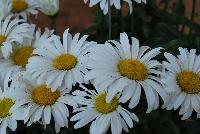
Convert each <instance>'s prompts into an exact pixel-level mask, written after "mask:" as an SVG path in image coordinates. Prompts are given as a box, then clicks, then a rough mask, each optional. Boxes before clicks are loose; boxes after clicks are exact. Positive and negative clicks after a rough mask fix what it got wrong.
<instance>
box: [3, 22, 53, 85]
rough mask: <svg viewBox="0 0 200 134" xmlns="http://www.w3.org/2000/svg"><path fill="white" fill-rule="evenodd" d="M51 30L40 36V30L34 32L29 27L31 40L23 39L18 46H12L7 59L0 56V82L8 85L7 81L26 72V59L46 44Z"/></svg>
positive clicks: (33, 29) (46, 30)
mask: <svg viewBox="0 0 200 134" xmlns="http://www.w3.org/2000/svg"><path fill="white" fill-rule="evenodd" d="M52 33H53V30H48V29H45V32H44V33H43V34H42V33H41V31H40V29H39V30H37V31H35V26H34V25H32V26H31V30H30V32H29V34H30V36H31V37H32V38H24V39H23V42H22V43H20V44H17V43H13V44H12V48H13V49H12V52H11V54H10V56H9V57H7V58H3V57H2V56H0V70H2V71H1V72H0V78H1V79H0V82H4V83H6V84H8V81H12V79H13V78H14V77H15V76H16V75H17V74H18V73H19V72H21V71H25V70H26V64H28V59H29V58H30V57H31V56H33V55H32V52H33V50H34V49H36V48H39V47H42V46H43V45H45V44H46V42H47V40H48V38H49V37H50V35H52Z"/></svg>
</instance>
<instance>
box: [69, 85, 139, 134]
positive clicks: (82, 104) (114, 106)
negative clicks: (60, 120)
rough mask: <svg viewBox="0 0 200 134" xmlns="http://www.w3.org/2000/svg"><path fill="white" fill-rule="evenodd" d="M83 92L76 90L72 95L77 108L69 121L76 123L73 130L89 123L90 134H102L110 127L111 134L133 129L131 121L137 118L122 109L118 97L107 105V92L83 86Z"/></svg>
mask: <svg viewBox="0 0 200 134" xmlns="http://www.w3.org/2000/svg"><path fill="white" fill-rule="evenodd" d="M80 87H82V89H83V91H81V90H76V91H74V92H73V93H72V94H73V95H74V100H75V101H76V102H77V104H78V107H77V108H75V109H74V111H73V112H74V113H75V115H74V116H73V117H72V118H71V119H70V120H71V121H77V122H76V124H75V126H74V128H75V129H77V128H81V127H83V126H85V125H87V124H89V123H90V122H92V124H91V126H90V134H104V133H106V132H107V131H108V128H109V127H110V126H111V132H112V134H120V133H122V130H124V131H126V132H128V131H129V130H128V128H133V121H136V122H138V121H139V119H138V117H137V116H136V115H135V114H134V113H131V112H129V111H128V110H126V109H125V108H123V107H122V105H121V101H120V98H119V96H118V95H116V96H114V97H113V99H112V100H111V101H110V102H109V103H107V102H106V95H107V92H106V91H104V92H98V90H97V91H96V90H89V89H87V88H86V87H84V86H82V85H81V86H80Z"/></svg>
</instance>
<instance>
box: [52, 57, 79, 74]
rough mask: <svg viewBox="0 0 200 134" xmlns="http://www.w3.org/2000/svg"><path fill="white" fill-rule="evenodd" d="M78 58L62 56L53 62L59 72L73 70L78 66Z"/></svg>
mask: <svg viewBox="0 0 200 134" xmlns="http://www.w3.org/2000/svg"><path fill="white" fill-rule="evenodd" d="M77 62H78V61H77V58H76V57H75V56H73V55H71V54H62V55H60V56H58V57H56V58H55V59H54V60H53V66H54V67H55V68H56V69H58V70H71V69H73V68H74V67H75V66H76V64H77Z"/></svg>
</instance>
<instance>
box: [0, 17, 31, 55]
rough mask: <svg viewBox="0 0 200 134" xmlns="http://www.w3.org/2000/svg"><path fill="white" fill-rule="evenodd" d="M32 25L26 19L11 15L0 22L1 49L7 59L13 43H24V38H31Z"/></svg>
mask: <svg viewBox="0 0 200 134" xmlns="http://www.w3.org/2000/svg"><path fill="white" fill-rule="evenodd" d="M29 32H30V25H29V24H28V23H26V22H25V20H24V19H17V18H13V16H12V15H9V16H7V17H6V18H5V20H1V21H0V47H1V48H0V49H1V52H0V53H2V54H3V56H4V57H5V58H8V57H9V56H10V53H11V52H12V46H13V43H22V42H23V39H24V38H30V34H29Z"/></svg>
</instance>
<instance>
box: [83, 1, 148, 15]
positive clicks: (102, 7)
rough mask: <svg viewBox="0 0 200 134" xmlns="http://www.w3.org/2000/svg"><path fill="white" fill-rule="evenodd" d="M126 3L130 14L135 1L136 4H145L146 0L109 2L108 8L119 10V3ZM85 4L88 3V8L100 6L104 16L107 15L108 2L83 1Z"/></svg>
mask: <svg viewBox="0 0 200 134" xmlns="http://www.w3.org/2000/svg"><path fill="white" fill-rule="evenodd" d="M122 1H123V2H127V3H128V5H129V8H130V13H132V11H133V7H132V6H133V3H132V1H135V2H137V3H142V2H143V3H146V0H110V6H113V5H114V6H115V8H116V9H118V10H119V9H121V2H122ZM84 2H85V3H88V2H89V6H90V7H93V6H94V5H97V4H100V8H101V10H103V13H104V14H107V13H108V0H84Z"/></svg>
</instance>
